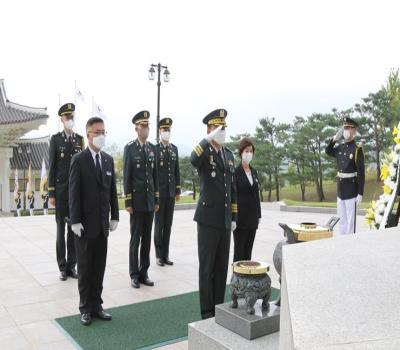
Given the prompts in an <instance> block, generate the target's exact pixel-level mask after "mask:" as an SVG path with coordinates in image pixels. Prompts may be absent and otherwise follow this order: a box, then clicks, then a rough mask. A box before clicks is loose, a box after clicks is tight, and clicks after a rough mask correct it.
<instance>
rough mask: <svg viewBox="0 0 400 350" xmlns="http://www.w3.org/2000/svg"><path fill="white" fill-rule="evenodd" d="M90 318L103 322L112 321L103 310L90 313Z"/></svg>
mask: <svg viewBox="0 0 400 350" xmlns="http://www.w3.org/2000/svg"><path fill="white" fill-rule="evenodd" d="M92 316H93V317H97V318H98V319H100V320H103V321H111V320H112V316H111V315H110V314H108V313H107V312H105V311H104V310H99V311H96V312H92Z"/></svg>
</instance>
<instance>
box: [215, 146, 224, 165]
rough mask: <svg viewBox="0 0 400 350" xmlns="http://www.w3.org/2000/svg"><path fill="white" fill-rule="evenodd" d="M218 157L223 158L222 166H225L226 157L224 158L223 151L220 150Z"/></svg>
mask: <svg viewBox="0 0 400 350" xmlns="http://www.w3.org/2000/svg"><path fill="white" fill-rule="evenodd" d="M217 153H218V155H219V156H220V158H221V160H222V164H224V165H225V161H224V156H223V154H222V150H220V149H219V150H218V152H217Z"/></svg>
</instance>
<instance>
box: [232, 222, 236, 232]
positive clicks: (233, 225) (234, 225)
mask: <svg viewBox="0 0 400 350" xmlns="http://www.w3.org/2000/svg"><path fill="white" fill-rule="evenodd" d="M235 229H236V222H235V221H232V226H231V231H235Z"/></svg>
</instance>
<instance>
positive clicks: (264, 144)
mask: <svg viewBox="0 0 400 350" xmlns="http://www.w3.org/2000/svg"><path fill="white" fill-rule="evenodd" d="M288 129H289V125H288V124H285V123H277V122H276V121H275V118H269V117H266V118H262V119H260V126H258V127H257V128H256V134H255V139H256V143H257V146H258V147H257V148H258V149H260V150H261V153H262V154H263V156H264V161H265V163H264V164H263V168H262V171H263V173H264V174H265V175H266V177H267V187H268V190H269V194H268V200H271V189H272V186H273V187H274V188H275V193H276V200H277V201H279V200H280V187H281V181H280V180H281V179H280V175H281V170H282V169H281V168H282V165H283V164H284V159H285V156H286V148H285V142H286V141H287V133H288ZM260 165H261V164H260ZM272 183H273V184H272Z"/></svg>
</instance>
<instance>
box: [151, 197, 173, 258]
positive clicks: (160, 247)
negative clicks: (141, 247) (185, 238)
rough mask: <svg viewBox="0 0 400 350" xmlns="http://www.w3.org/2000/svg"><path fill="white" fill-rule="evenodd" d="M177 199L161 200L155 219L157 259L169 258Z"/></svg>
mask: <svg viewBox="0 0 400 350" xmlns="http://www.w3.org/2000/svg"><path fill="white" fill-rule="evenodd" d="M174 207H175V197H172V198H160V209H159V210H158V212H156V213H155V218H154V246H155V248H156V257H157V258H168V257H169V239H170V237H171V226H172V220H173V217H174Z"/></svg>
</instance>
